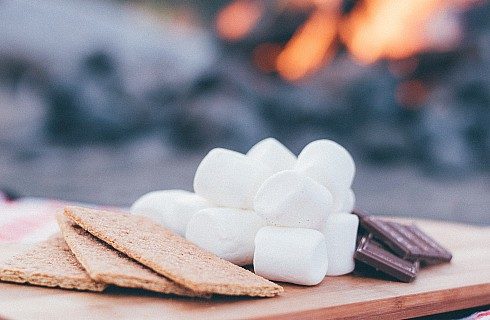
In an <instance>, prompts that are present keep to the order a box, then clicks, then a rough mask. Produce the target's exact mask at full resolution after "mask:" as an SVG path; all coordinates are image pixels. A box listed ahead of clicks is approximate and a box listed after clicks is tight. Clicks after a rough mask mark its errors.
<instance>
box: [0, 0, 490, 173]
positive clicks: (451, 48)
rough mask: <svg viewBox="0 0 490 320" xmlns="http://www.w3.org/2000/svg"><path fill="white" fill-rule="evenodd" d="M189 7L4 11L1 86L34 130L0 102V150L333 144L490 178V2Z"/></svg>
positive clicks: (385, 0) (389, 0) (378, 0)
mask: <svg viewBox="0 0 490 320" xmlns="http://www.w3.org/2000/svg"><path fill="white" fill-rule="evenodd" d="M149 1H150V2H152V0H149ZM155 2H162V1H155ZM167 2H170V3H173V4H178V5H182V4H181V3H180V2H179V1H171V0H169V1H163V3H167ZM183 3H184V4H186V5H187V7H186V8H185V10H180V9H179V10H175V12H171V13H168V14H167V18H166V19H163V20H164V21H162V19H154V18H155V17H154V16H153V13H154V12H153V11H152V10H146V11H145V12H140V11H139V10H136V9H135V7H137V6H135V5H134V3H133V2H131V1H128V2H127V3H126V5H121V4H120V3H119V4H118V3H112V2H108V1H97V0H96V1H93V2H85V1H81V0H66V1H63V2H62V3H59V2H58V1H54V0H51V1H44V2H42V3H40V2H39V3H38V2H16V1H14V0H9V1H3V2H0V20H2V22H3V23H4V24H5V25H6V26H8V28H1V29H0V89H2V88H4V87H5V86H3V84H2V83H10V87H11V88H13V91H15V92H16V94H15V95H16V96H18V97H20V100H22V101H21V103H24V104H26V105H28V107H27V106H26V108H25V110H24V111H22V110H21V111H18V112H17V117H18V118H22V117H26V118H27V117H30V118H29V119H20V120H18V121H17V122H15V121H13V122H12V121H10V122H11V123H10V122H9V120H8V119H9V117H11V116H10V114H12V113H13V112H14V111H15V110H17V109H16V107H14V105H15V104H14V103H12V104H11V105H12V107H10V109H9V108H8V107H4V108H3V110H2V108H1V105H0V146H2V147H3V149H4V150H7V149H8V148H12V149H14V150H17V149H19V145H21V146H22V148H24V149H36V148H37V149H39V150H44V149H45V146H46V145H47V144H50V143H53V142H56V143H60V144H62V145H65V146H66V145H79V144H91V143H94V142H95V143H100V142H110V143H114V142H121V141H128V140H129V141H136V140H137V139H139V140H137V141H141V140H147V141H154V140H155V137H156V138H157V139H160V140H162V141H164V144H165V145H168V144H173V145H174V146H177V147H178V148H180V149H183V150H196V149H199V148H201V149H203V148H204V149H206V148H210V147H211V146H216V145H220V146H223V147H231V148H233V149H236V150H241V151H244V150H246V149H247V148H249V147H250V146H251V145H252V144H253V143H255V142H256V141H257V140H259V139H261V138H264V137H266V136H275V137H277V138H278V139H280V140H281V141H284V142H285V144H286V145H288V146H289V147H290V148H292V149H293V150H296V151H297V150H299V149H300V148H301V147H302V146H303V145H304V143H305V142H306V141H310V140H312V139H315V138H319V137H329V138H332V139H335V140H338V141H339V142H341V143H342V144H345V145H347V146H348V147H349V149H350V150H352V151H353V152H354V153H355V154H357V155H358V157H361V156H362V157H363V158H364V159H365V160H368V161H372V162H375V163H380V162H388V163H394V162H416V163H419V164H421V165H423V166H424V167H427V168H428V169H430V170H429V171H430V172H436V173H437V172H440V173H444V174H455V173H456V174H466V173H467V172H470V171H475V170H482V169H488V163H490V161H489V160H490V130H489V127H490V119H489V117H490V112H489V110H488V108H489V106H490V96H489V95H490V80H489V78H488V74H489V73H490V70H489V69H490V46H489V45H488V44H489V43H490V41H489V39H490V26H489V19H488V16H489V13H490V4H489V2H485V1H476V0H446V1H444V0H410V1H400V0H269V1H260V0H232V1H224V0H218V1H214V2H212V3H208V2H201V1H195V0H186V1H184V2H183ZM138 4H141V3H139V2H138ZM101 8H102V9H101ZM213 8H215V9H216V10H214V9H213ZM165 10H168V8H166V9H165ZM147 11H150V12H152V13H149V12H147ZM114 12H116V13H117V14H112V13H114ZM172 15H174V18H175V17H177V18H178V19H174V20H172V19H170V18H169V17H168V16H172ZM196 16H200V17H201V18H202V19H203V20H206V18H207V19H209V20H210V22H211V23H210V24H209V25H212V26H213V27H214V28H205V27H204V28H203V27H202V25H203V23H201V24H199V23H196V20H197V19H196V18H195V17H196ZM203 16H204V17H203ZM176 21H177V22H176ZM68 27H69V28H68ZM216 36H217V37H216ZM108 39H110V41H109V40H108ZM216 40H218V41H216ZM0 91H1V90H0ZM0 94H1V92H0ZM25 97H27V102H25V101H24V100H26V98H25ZM29 99H31V100H32V99H35V100H36V99H37V100H36V101H35V102H33V101H31V100H29ZM0 100H1V99H0ZM0 103H1V101H0ZM9 105H10V103H9ZM41 106H44V108H45V111H44V112H40V111H39V110H41V109H42V108H41ZM5 110H6V111H5ZM33 115H34V116H33ZM42 121H45V122H46V123H45V124H42V125H40V124H39V123H40V122H42ZM4 124H5V126H4ZM19 124H20V125H19ZM3 128H5V129H3ZM19 128H22V129H21V132H22V134H21V135H19V134H18V132H19ZM14 129H15V130H14ZM24 131H25V132H24ZM14 132H16V133H15V134H14ZM44 137H47V138H48V139H46V141H45V140H44ZM12 141H14V143H12ZM9 144H11V145H14V146H13V147H9Z"/></svg>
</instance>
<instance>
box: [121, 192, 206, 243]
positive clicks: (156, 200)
mask: <svg viewBox="0 0 490 320" xmlns="http://www.w3.org/2000/svg"><path fill="white" fill-rule="evenodd" d="M211 206H212V204H211V203H210V202H209V201H207V200H206V199H204V198H202V197H200V196H198V195H197V194H195V193H192V192H189V191H185V190H162V191H154V192H150V193H147V194H145V195H143V196H142V197H140V198H139V199H138V200H136V202H135V203H134V204H133V205H132V206H131V209H130V211H131V213H134V214H141V215H145V216H148V217H150V218H152V219H153V220H154V221H155V222H157V223H160V224H162V225H164V226H165V227H167V228H169V229H170V230H172V231H174V232H175V233H177V234H179V235H181V236H184V235H185V229H186V227H187V223H188V222H189V220H190V219H191V218H192V216H193V215H194V214H195V213H196V212H197V211H199V210H201V209H204V208H207V207H211Z"/></svg>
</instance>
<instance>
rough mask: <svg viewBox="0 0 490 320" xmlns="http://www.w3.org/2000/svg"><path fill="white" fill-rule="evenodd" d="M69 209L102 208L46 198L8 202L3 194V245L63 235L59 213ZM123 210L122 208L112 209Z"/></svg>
mask: <svg viewBox="0 0 490 320" xmlns="http://www.w3.org/2000/svg"><path fill="white" fill-rule="evenodd" d="M67 205H82V206H88V207H99V206H95V205H91V204H86V203H74V202H67V201H59V200H52V199H43V198H20V199H17V200H13V201H11V200H8V199H7V197H5V196H4V195H3V194H1V193H0V243H12V242H15V243H35V242H39V241H42V240H45V239H47V238H48V237H49V236H51V235H53V234H55V233H56V232H58V231H59V228H58V224H57V223H56V218H55V217H56V213H57V212H60V211H62V210H63V208H64V207H65V206H67ZM104 208H105V209H116V210H123V209H122V208H114V207H112V208H108V207H104Z"/></svg>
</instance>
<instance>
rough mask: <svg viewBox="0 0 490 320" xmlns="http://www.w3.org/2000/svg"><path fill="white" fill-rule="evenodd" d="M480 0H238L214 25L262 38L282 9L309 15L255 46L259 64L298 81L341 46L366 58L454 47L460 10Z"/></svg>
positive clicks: (232, 36) (239, 38)
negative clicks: (283, 34)
mask: <svg viewBox="0 0 490 320" xmlns="http://www.w3.org/2000/svg"><path fill="white" fill-rule="evenodd" d="M476 2H477V1H475V0H473V1H471V0H450V1H443V0H412V1H397V0H361V1H347V2H344V1H342V0H279V1H273V2H270V1H265V2H264V1H260V0H234V1H232V2H231V3H229V4H228V5H226V6H225V7H224V8H223V9H221V11H220V12H218V14H217V17H216V21H215V25H216V31H217V33H218V35H219V36H220V37H221V38H222V39H223V40H225V41H228V42H230V43H237V42H243V41H247V40H250V39H251V38H253V37H256V36H257V35H259V36H258V38H260V37H261V35H262V34H263V33H264V29H265V30H267V29H268V28H270V27H276V28H282V27H283V25H282V24H283V23H284V20H282V19H281V18H280V17H281V16H283V15H286V16H290V15H296V16H305V17H306V18H305V21H304V22H303V23H302V24H301V25H300V26H299V27H298V28H297V29H296V30H295V31H294V33H293V34H292V36H291V38H290V39H288V40H287V41H286V42H275V43H274V42H267V40H266V39H263V40H265V41H264V42H263V43H258V44H257V46H256V47H255V49H254V62H255V64H256V66H257V67H258V68H259V69H261V70H263V71H265V72H276V73H278V74H279V75H280V76H281V77H282V78H283V79H285V80H289V81H296V80H300V79H302V78H304V77H305V76H306V75H308V74H311V73H313V72H315V71H317V70H318V69H320V68H321V67H322V66H324V65H328V64H329V63H330V62H331V60H332V58H333V56H334V54H335V52H336V51H338V49H339V48H343V47H345V48H347V50H348V52H349V53H350V55H351V56H352V57H353V58H354V59H355V60H356V61H358V62H360V63H365V64H369V63H374V62H376V61H378V60H380V59H391V60H401V59H406V58H410V57H412V56H414V55H415V54H417V53H420V52H427V51H443V52H444V51H450V50H452V49H454V48H455V47H456V46H458V44H459V42H460V41H461V37H462V30H461V26H460V24H459V21H458V19H457V17H456V13H457V12H460V11H461V10H466V9H468V7H470V6H472V5H475V4H476ZM278 17H279V18H278ZM274 20H277V21H274ZM269 32H270V31H269ZM268 40H269V41H270V40H273V39H268ZM255 41H256V42H260V39H255Z"/></svg>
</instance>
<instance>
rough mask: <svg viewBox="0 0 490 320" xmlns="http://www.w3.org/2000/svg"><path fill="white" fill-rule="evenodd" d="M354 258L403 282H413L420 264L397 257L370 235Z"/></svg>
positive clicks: (361, 243)
mask: <svg viewBox="0 0 490 320" xmlns="http://www.w3.org/2000/svg"><path fill="white" fill-rule="evenodd" d="M354 258H355V259H357V260H359V261H361V262H363V263H365V264H367V265H369V266H371V267H374V268H375V269H377V270H380V271H382V272H384V273H386V274H388V275H390V276H392V277H394V278H396V279H398V280H400V281H403V282H412V281H413V280H414V279H415V277H416V275H417V272H418V269H419V263H418V262H410V261H406V260H404V259H402V258H400V257H397V256H396V255H394V254H393V253H391V252H389V251H387V250H385V249H384V248H383V247H382V246H381V245H380V244H378V243H377V242H375V241H374V240H373V239H372V237H371V236H369V235H365V236H363V237H362V238H361V241H360V243H359V245H358V247H357V249H356V252H355V254H354Z"/></svg>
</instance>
